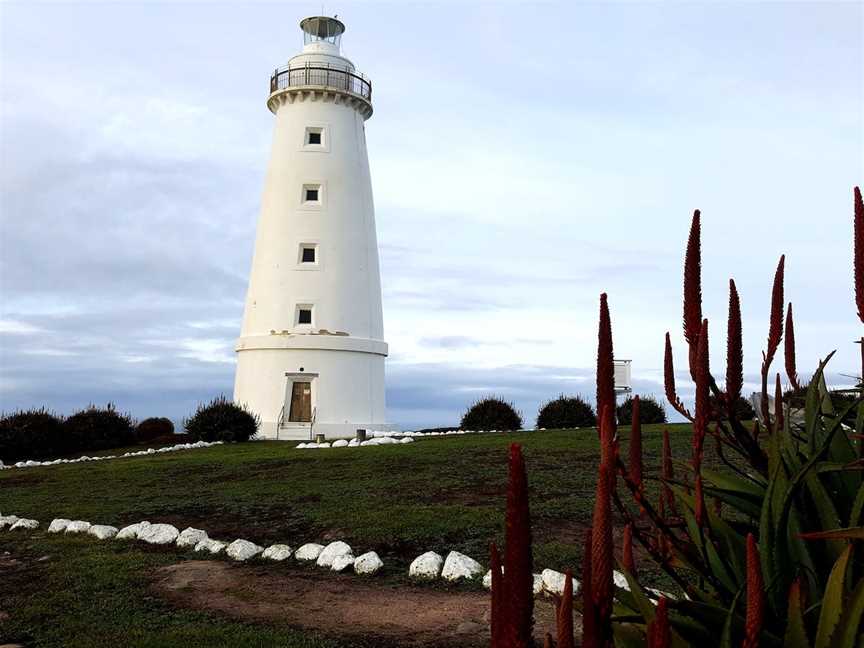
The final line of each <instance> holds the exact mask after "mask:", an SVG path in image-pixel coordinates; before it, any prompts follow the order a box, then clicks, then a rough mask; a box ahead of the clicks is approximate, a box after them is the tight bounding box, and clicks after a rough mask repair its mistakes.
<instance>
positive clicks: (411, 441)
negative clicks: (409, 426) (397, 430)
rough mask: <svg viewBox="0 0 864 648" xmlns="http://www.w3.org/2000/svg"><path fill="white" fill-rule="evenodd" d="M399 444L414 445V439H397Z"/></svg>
mask: <svg viewBox="0 0 864 648" xmlns="http://www.w3.org/2000/svg"><path fill="white" fill-rule="evenodd" d="M399 443H414V439H412V438H411V437H405V438H404V439H399Z"/></svg>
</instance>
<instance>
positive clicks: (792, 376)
mask: <svg viewBox="0 0 864 648" xmlns="http://www.w3.org/2000/svg"><path fill="white" fill-rule="evenodd" d="M783 350H784V352H785V353H784V356H785V360H786V376H787V377H788V378H789V382H790V383H791V384H792V388H793V389H801V385H800V384H799V383H798V370H797V368H796V366H795V365H796V363H795V325H794V324H793V322H792V302H789V307H788V309H787V310H786V344H785V347H784V349H783Z"/></svg>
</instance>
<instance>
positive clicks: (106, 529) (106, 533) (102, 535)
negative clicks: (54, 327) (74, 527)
mask: <svg viewBox="0 0 864 648" xmlns="http://www.w3.org/2000/svg"><path fill="white" fill-rule="evenodd" d="M87 533H89V534H90V535H92V536H93V537H94V538H97V539H98V540H108V539H109V538H113V537H114V536H116V535H117V527H113V526H108V525H107V524H94V525H93V526H91V527H90V528H89V529H87Z"/></svg>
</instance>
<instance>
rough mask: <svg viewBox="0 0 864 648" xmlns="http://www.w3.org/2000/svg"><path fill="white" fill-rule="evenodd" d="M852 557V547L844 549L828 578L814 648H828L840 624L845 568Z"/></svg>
mask: <svg viewBox="0 0 864 648" xmlns="http://www.w3.org/2000/svg"><path fill="white" fill-rule="evenodd" d="M851 555H852V545H851V544H850V545H848V546H847V547H846V551H844V552H843V553H842V554H841V555H840V557H839V558H838V559H837V562H835V563H834V567H833V568H832V569H831V574H830V575H829V576H828V585H827V586H826V587H825V596H824V597H823V598H822V610H821V612H820V613H819V625H818V626H817V629H816V641H815V643H814V647H815V648H830V646H831V636H832V635H833V634H834V631H835V630H836V629H837V627H838V625H839V623H840V617H841V615H842V613H843V593H844V586H845V580H846V566H847V564H848V563H849V556H851Z"/></svg>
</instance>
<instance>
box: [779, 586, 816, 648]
mask: <svg viewBox="0 0 864 648" xmlns="http://www.w3.org/2000/svg"><path fill="white" fill-rule="evenodd" d="M801 598H802V596H801V587H800V585H797V584H796V585H793V586H792V587H790V588H789V611H788V615H787V617H788V620H787V622H786V636H785V637H784V638H783V645H784V646H785V648H810V639H808V638H807V628H806V626H805V625H804V609H803V605H802V600H801Z"/></svg>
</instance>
